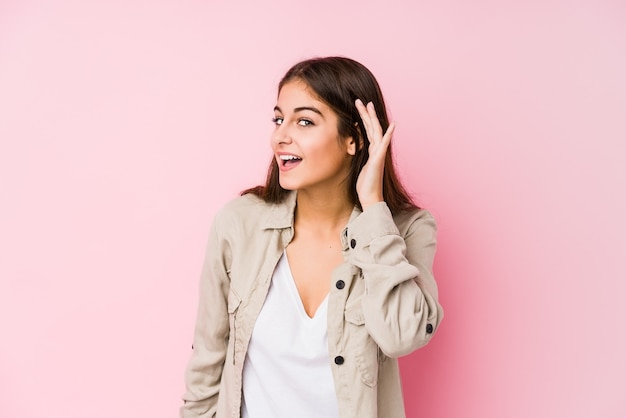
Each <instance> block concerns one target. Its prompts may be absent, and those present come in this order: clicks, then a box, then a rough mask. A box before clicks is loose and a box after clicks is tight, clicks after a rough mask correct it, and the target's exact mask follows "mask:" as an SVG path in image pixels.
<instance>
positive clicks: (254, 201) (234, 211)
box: [214, 193, 271, 225]
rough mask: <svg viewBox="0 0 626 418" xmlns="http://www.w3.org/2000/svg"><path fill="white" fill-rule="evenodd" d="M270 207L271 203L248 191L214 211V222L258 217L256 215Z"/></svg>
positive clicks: (220, 222)
mask: <svg viewBox="0 0 626 418" xmlns="http://www.w3.org/2000/svg"><path fill="white" fill-rule="evenodd" d="M270 207H271V205H270V204H268V203H265V202H264V201H263V199H261V198H260V197H258V196H256V195H253V194H251V193H248V194H245V195H243V196H238V197H236V198H234V199H232V200H230V201H229V202H227V203H226V204H225V205H224V206H222V208H221V209H220V210H219V211H218V212H217V213H216V215H215V220H214V222H215V223H216V224H218V225H220V224H224V223H226V224H229V223H233V222H235V223H236V222H241V221H245V220H250V219H251V218H257V219H258V217H259V216H258V215H262V214H263V213H265V212H267V211H269V208H270ZM252 215H255V216H252Z"/></svg>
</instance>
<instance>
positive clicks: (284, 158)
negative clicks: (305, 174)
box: [280, 155, 302, 161]
mask: <svg viewBox="0 0 626 418" xmlns="http://www.w3.org/2000/svg"><path fill="white" fill-rule="evenodd" d="M280 159H281V160H283V161H290V160H301V159H302V158H300V157H296V156H295V155H281V156H280Z"/></svg>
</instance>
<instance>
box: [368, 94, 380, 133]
mask: <svg viewBox="0 0 626 418" xmlns="http://www.w3.org/2000/svg"><path fill="white" fill-rule="evenodd" d="M367 112H368V115H369V117H370V124H371V127H372V136H373V137H374V138H375V142H378V141H379V139H382V137H383V128H382V126H380V121H379V120H378V115H377V114H376V109H375V108H374V103H372V102H369V103H368V104H367Z"/></svg>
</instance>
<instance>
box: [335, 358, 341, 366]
mask: <svg viewBox="0 0 626 418" xmlns="http://www.w3.org/2000/svg"><path fill="white" fill-rule="evenodd" d="M335 364H337V365H339V366H340V365H342V364H343V357H341V356H337V357H335Z"/></svg>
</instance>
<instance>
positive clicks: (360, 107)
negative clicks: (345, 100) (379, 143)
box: [354, 99, 371, 138]
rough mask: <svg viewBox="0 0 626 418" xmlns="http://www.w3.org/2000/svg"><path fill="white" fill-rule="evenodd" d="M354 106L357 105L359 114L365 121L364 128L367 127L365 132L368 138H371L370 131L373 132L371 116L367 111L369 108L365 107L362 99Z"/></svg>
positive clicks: (356, 101)
mask: <svg viewBox="0 0 626 418" xmlns="http://www.w3.org/2000/svg"><path fill="white" fill-rule="evenodd" d="M354 104H355V105H356V109H357V111H358V112H359V116H360V117H361V120H362V121H363V126H365V132H366V133H367V136H368V138H369V136H370V131H371V121H370V115H369V113H368V111H367V108H366V107H365V105H364V104H363V102H362V101H361V100H360V99H356V100H355V102H354Z"/></svg>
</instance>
